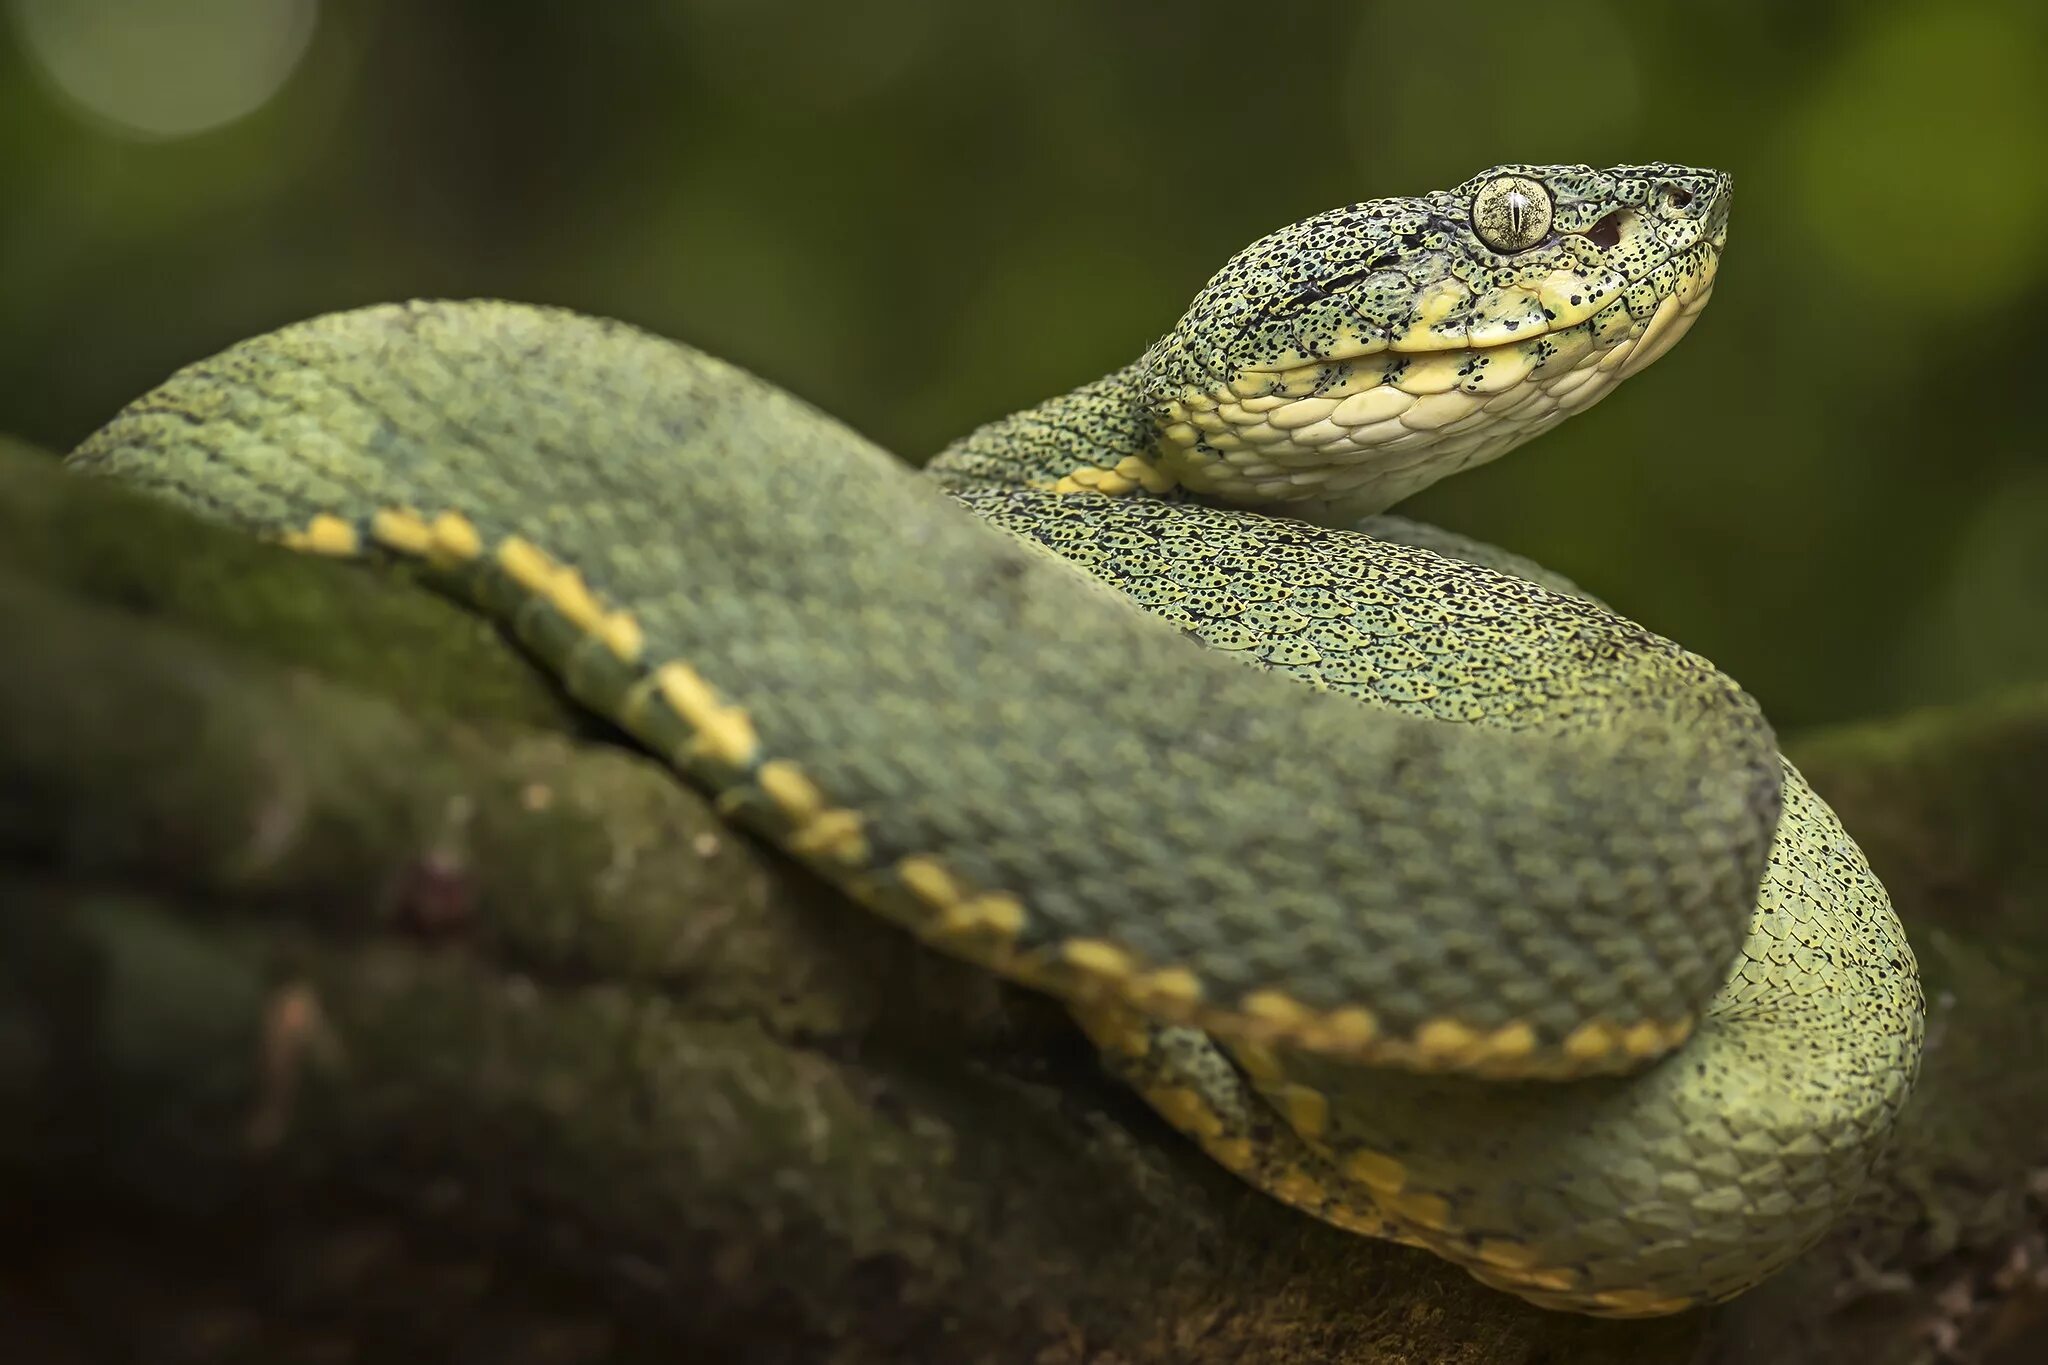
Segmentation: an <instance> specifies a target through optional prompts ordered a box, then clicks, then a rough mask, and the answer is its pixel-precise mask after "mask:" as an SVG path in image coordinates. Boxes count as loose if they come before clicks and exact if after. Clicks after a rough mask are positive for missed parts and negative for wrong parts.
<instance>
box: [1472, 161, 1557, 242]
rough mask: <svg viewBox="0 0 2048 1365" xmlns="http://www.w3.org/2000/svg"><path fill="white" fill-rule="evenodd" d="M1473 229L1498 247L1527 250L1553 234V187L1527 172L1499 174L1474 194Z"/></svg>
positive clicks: (1483, 240)
mask: <svg viewBox="0 0 2048 1365" xmlns="http://www.w3.org/2000/svg"><path fill="white" fill-rule="evenodd" d="M1472 230H1473V231H1474V232H1476V233H1478V234H1479V240H1480V241H1482V242H1484V243H1486V244H1487V245H1488V246H1490V247H1492V248H1493V249H1494V250H1495V251H1499V252H1516V251H1524V250H1527V249H1528V248H1529V247H1532V246H1534V245H1536V243H1538V242H1540V241H1542V240H1543V239H1544V238H1545V237H1547V236H1549V235H1550V191H1549V190H1546V189H1544V188H1543V186H1542V184H1540V183H1539V182H1537V181H1534V180H1531V179H1529V178H1528V177H1527V176H1523V175H1502V176H1496V177H1495V178H1494V179H1492V180H1489V181H1487V182H1486V183H1485V184H1484V185H1481V186H1480V187H1479V193H1478V194H1475V195H1474V196H1472Z"/></svg>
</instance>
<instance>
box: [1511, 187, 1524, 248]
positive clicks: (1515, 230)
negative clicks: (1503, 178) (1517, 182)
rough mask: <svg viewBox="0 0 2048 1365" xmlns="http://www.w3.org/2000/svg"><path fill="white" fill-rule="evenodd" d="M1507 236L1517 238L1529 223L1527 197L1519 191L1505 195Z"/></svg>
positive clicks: (1512, 191)
mask: <svg viewBox="0 0 2048 1365" xmlns="http://www.w3.org/2000/svg"><path fill="white" fill-rule="evenodd" d="M1507 211H1508V235H1509V236H1511V237H1516V238H1519V237H1521V235H1522V230H1523V228H1524V227H1525V226H1526V225H1527V223H1528V221H1529V196H1528V195H1526V194H1524V193H1522V192H1521V191H1520V190H1509V191H1508V193H1507Z"/></svg>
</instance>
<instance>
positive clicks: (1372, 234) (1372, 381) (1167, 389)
mask: <svg viewBox="0 0 2048 1365" xmlns="http://www.w3.org/2000/svg"><path fill="white" fill-rule="evenodd" d="M1504 179H1512V180H1513V182H1514V183H1515V184H1517V185H1520V186H1526V187H1533V188H1532V192H1542V193H1547V194H1549V195H1551V196H1552V198H1551V207H1550V209H1549V211H1548V217H1547V218H1546V219H1545V220H1544V221H1545V223H1546V224H1547V226H1548V233H1547V235H1545V236H1543V237H1542V238H1540V239H1538V240H1535V241H1533V242H1532V243H1531V244H1530V245H1529V246H1528V247H1526V248H1525V249H1521V250H1517V251H1513V252H1502V251H1499V250H1496V249H1495V248H1494V247H1493V246H1490V245H1488V243H1487V242H1486V241H1485V240H1484V239H1483V238H1482V236H1481V234H1480V233H1479V231H1478V229H1477V228H1476V227H1475V226H1474V222H1475V220H1474V216H1473V215H1474V213H1475V210H1474V208H1473V205H1474V203H1475V202H1476V201H1477V200H1478V199H1479V197H1481V196H1483V194H1484V193H1485V192H1486V188H1487V187H1488V186H1489V185H1492V184H1496V183H1498V182H1501V181H1503V180H1504ZM1728 198H1729V182H1728V178H1727V177H1726V176H1725V175H1722V174H1720V173H1718V172H1711V171H1694V170H1688V169H1686V168H1681V167H1672V166H1662V165H1658V166H1647V167H1617V168H1614V169H1612V170H1608V171H1595V170H1592V169H1590V168H1588V167H1583V166H1567V167H1538V166H1508V167H1500V168H1497V169H1495V170H1493V171H1489V172H1487V173H1485V174H1484V175H1481V176H1478V177H1475V178H1474V179H1473V180H1471V181H1468V182H1467V183H1466V184H1465V185H1462V186H1460V187H1459V188H1458V189H1456V190H1452V191H1446V192H1443V193H1439V194H1435V195H1430V196H1427V197H1425V198H1422V199H1405V200H1403V199H1396V200H1381V201H1377V202H1375V203H1371V204H1363V205H1354V206H1351V207H1350V208H1346V209H1338V210H1333V211H1332V212H1330V213H1326V214H1322V215H1319V216H1318V217H1316V218H1311V219H1309V220H1307V221H1306V222H1304V223H1300V224H1296V225H1295V226H1293V227H1290V228H1286V229H1283V230H1281V231H1280V232H1277V233H1275V234H1273V235H1272V236H1270V237H1268V238H1266V239H1264V240H1262V241H1261V242H1258V243H1255V244H1254V245H1253V246H1251V247H1249V248H1247V249H1246V250H1245V251H1244V252H1242V253H1240V254H1239V256H1238V257H1237V258H1235V259H1234V260H1233V261H1232V262H1231V263H1230V264H1228V265H1226V266H1225V267H1224V268H1223V270H1221V271H1219V272H1218V273H1217V275H1216V276H1215V278H1214V279H1213V280H1211V282H1210V284H1209V287H1208V288H1207V289H1205V290H1204V291H1203V293H1202V295H1201V296H1199V297H1198V298H1197V299H1196V301H1195V303H1194V305H1193V306H1192V307H1190V309H1189V310H1188V312H1187V314H1186V315H1185V316H1184V317H1183V318H1182V320H1181V323H1180V325H1179V326H1178V327H1177V328H1176V329H1175V330H1174V332H1172V333H1171V334H1169V335H1168V336H1167V337H1166V338H1164V339H1163V340H1162V341H1161V342H1160V343H1159V344H1158V345H1157V346H1155V347H1154V348H1153V349H1152V351H1151V352H1149V353H1148V355H1147V357H1146V360H1145V362H1144V367H1145V371H1146V381H1147V384H1148V387H1149V388H1150V390H1151V392H1152V393H1153V394H1154V395H1155V397H1154V399H1153V403H1152V408H1151V414H1152V418H1153V421H1154V426H1155V436H1154V448H1153V452H1152V456H1153V459H1154V461H1155V462H1156V463H1157V465H1158V467H1159V468H1160V470H1161V471H1162V472H1163V474H1164V475H1165V476H1166V477H1168V478H1170V479H1172V480H1173V481H1174V482H1176V483H1178V484H1180V485H1182V486H1184V487H1186V488H1188V489H1189V490H1191V491H1193V492H1195V493H1198V494H1202V495H1205V496H1208V497H1211V498H1213V499H1215V500H1218V501H1222V502H1228V503H1235V504H1243V505H1257V504H1265V505H1271V504H1282V505H1285V506H1287V507H1288V509H1289V510H1290V511H1294V512H1297V513H1298V514H1302V515H1307V516H1309V517H1311V518H1312V519H1317V520H1348V519H1351V518H1355V517H1357V516H1361V515H1365V514H1368V513H1372V512H1377V511H1380V510H1383V509H1384V508H1386V507H1388V506H1391V505H1392V504H1393V503H1395V502H1398V501H1399V500H1400V499H1402V498H1405V497H1407V496H1409V495H1410V494H1412V493H1414V492H1416V491H1417V490H1419V489H1421V488H1423V487H1426V486H1427V485H1428V484H1431V483H1434V482H1436V481H1437V480H1438V479H1440V478H1443V477H1445V476H1446V475H1449V474H1452V473H1456V472H1457V471H1459V470H1461V469H1467V468H1470V467H1472V466H1473V465H1477V464H1482V463H1485V462H1486V461H1489V460H1493V459H1497V458H1498V457H1500V456H1501V455H1503V454H1506V453H1507V452H1508V451H1509V450H1511V449H1513V448H1514V447H1515V446H1517V445H1520V444H1521V443H1522V442H1523V441H1526V440H1528V439H1530V438H1531V437H1533V436H1536V435H1538V434H1540V433H1541V432H1543V431H1545V430H1547V429H1548V428H1549V427H1551V426H1553V425H1555V424H1556V423H1557V422H1558V421H1559V420H1561V419H1562V418H1563V417H1564V416H1565V415H1567V414H1569V413H1572V412H1577V411H1581V410H1583V409H1584V408H1586V407H1589V406H1591V405H1592V404H1593V403H1594V402H1596V401H1598V400H1599V399H1600V398H1601V397H1603V396H1605V394H1606V393H1607V392H1608V391H1610V390H1611V389H1612V388H1613V386H1614V385H1615V384H1616V383H1618V382H1619V381H1620V380H1621V379H1623V378H1626V377H1628V376H1629V375H1632V374H1635V373H1638V372H1640V371H1641V370H1642V369H1643V368H1645V367H1646V366H1647V365H1648V364H1649V363H1650V362H1651V361H1653V360H1654V359H1656V358H1657V357H1658V356H1660V355H1662V354H1663V353H1664V352H1665V351H1667V350H1668V349H1669V348H1670V347H1671V346H1672V345H1673V344H1675V343H1676V342H1677V340H1678V338H1679V337H1680V336H1682V335H1683V334H1684V333H1685V331H1686V330H1687V329H1688V328H1689V327H1690V326H1691V324H1692V322H1693V320H1694V319H1695V318H1697V316H1698V314H1699V311H1700V309H1701V308H1702V307H1703V306H1704V305H1705V302H1706V299H1707V297H1708V296H1709V295H1710V293H1711V291H1712V283H1713V279H1714V274H1715V272H1716V270H1717V268H1718V265H1719V260H1720V253H1721V249H1722V246H1723V244H1724V243H1725V241H1726V237H1727V211H1728Z"/></svg>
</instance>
